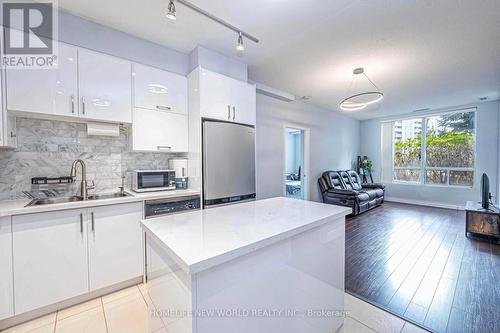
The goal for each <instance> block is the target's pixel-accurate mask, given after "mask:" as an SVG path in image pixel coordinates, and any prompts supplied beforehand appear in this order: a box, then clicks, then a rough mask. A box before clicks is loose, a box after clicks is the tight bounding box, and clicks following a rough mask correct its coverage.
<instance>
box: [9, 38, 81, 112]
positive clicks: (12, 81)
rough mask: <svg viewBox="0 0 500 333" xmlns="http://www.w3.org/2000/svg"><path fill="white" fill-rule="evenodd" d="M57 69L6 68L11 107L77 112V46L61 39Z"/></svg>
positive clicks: (15, 109)
mask: <svg viewBox="0 0 500 333" xmlns="http://www.w3.org/2000/svg"><path fill="white" fill-rule="evenodd" d="M58 50H59V51H58V52H59V54H58V60H57V68H55V69H7V70H6V82H7V85H6V86H7V109H8V110H9V111H18V112H33V113H44V114H49V115H62V116H69V117H77V116H78V100H77V99H78V82H77V48H76V47H73V46H70V45H66V44H63V43H58Z"/></svg>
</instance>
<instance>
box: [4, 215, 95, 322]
mask: <svg viewBox="0 0 500 333" xmlns="http://www.w3.org/2000/svg"><path fill="white" fill-rule="evenodd" d="M85 219H86V211H85V210H81V209H78V210H66V211H56V212H50V213H39V214H29V215H19V216H13V217H12V229H13V245H14V246H13V252H14V288H15V289H14V300H15V310H16V315H17V314H21V313H24V312H27V311H30V310H34V309H36V308H39V307H43V306H46V305H49V304H52V303H56V302H59V301H62V300H65V299H68V298H71V297H75V296H78V295H81V294H84V293H86V292H87V291H88V263H87V230H86V228H85Z"/></svg>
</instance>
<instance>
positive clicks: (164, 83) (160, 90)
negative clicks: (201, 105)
mask: <svg viewBox="0 0 500 333" xmlns="http://www.w3.org/2000/svg"><path fill="white" fill-rule="evenodd" d="M133 72H134V75H133V78H134V98H135V106H136V107H139V108H146V109H152V110H160V111H172V112H180V113H187V111H188V106H187V103H188V98H187V78H186V77H185V76H182V75H178V74H174V73H170V72H167V71H163V70H160V69H157V68H153V67H149V66H144V65H140V64H134V69H133Z"/></svg>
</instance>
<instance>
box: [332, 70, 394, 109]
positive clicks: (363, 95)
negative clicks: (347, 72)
mask: <svg viewBox="0 0 500 333" xmlns="http://www.w3.org/2000/svg"><path fill="white" fill-rule="evenodd" d="M353 74H354V75H355V77H353V82H354V80H356V79H357V78H356V76H357V75H361V74H362V75H363V76H362V78H363V77H364V78H365V79H366V80H367V81H368V82H369V83H370V84H371V85H372V86H373V87H374V88H375V89H374V90H369V91H364V92H359V93H356V94H353V95H350V96H349V97H347V98H345V99H344V100H343V101H342V102H340V104H339V107H340V109H341V110H344V111H358V110H362V109H364V108H366V107H367V106H368V105H370V104H374V103H377V102H380V101H381V100H382V99H383V98H384V94H383V93H381V92H380V89H378V87H377V86H376V85H375V83H373V81H372V80H370V78H369V77H368V76H367V75H366V74H365V70H364V68H356V69H355V70H354V71H353ZM353 82H351V87H350V88H349V91H351V88H352V85H353Z"/></svg>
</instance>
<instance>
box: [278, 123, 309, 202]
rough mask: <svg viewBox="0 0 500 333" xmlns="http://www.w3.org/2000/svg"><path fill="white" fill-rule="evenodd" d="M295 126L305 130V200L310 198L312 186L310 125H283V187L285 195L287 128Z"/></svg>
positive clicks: (302, 173) (302, 170) (302, 169)
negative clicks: (310, 172) (310, 175)
mask: <svg viewBox="0 0 500 333" xmlns="http://www.w3.org/2000/svg"><path fill="white" fill-rule="evenodd" d="M287 128H293V129H298V130H301V131H304V147H303V149H304V165H303V166H302V168H301V177H302V179H303V181H302V183H303V184H304V189H303V191H304V200H309V197H310V193H309V192H310V188H311V186H310V185H311V184H310V181H309V161H310V154H311V149H310V135H311V129H310V128H308V127H304V126H302V125H299V124H294V123H283V126H282V129H281V130H282V132H283V133H282V136H283V152H282V156H281V162H282V163H283V168H282V172H281V189H282V191H283V196H286V187H285V173H286V129H287Z"/></svg>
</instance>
